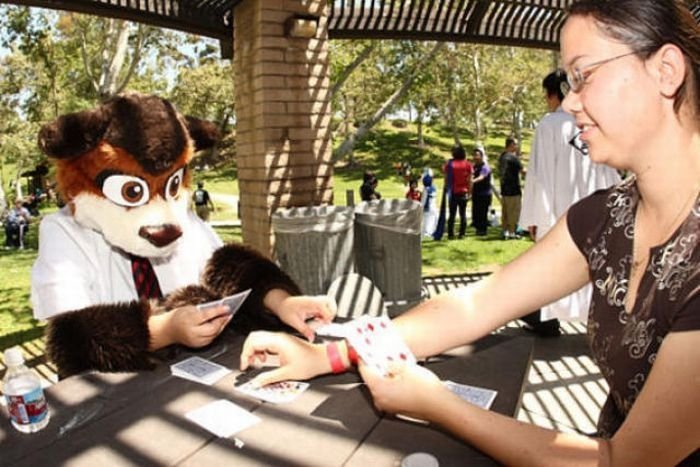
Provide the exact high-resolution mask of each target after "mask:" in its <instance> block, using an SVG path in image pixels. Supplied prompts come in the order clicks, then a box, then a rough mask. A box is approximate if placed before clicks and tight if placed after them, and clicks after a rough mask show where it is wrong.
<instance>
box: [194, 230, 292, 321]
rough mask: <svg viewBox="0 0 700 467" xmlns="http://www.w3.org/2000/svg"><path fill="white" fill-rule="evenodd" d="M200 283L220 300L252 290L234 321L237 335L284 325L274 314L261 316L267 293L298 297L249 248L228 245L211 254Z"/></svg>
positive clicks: (276, 270) (279, 274)
mask: <svg viewBox="0 0 700 467" xmlns="http://www.w3.org/2000/svg"><path fill="white" fill-rule="evenodd" d="M202 284H203V286H204V287H206V288H207V289H208V290H209V291H211V292H212V293H215V294H216V295H219V296H221V297H225V296H227V295H232V294H235V293H237V292H241V291H243V290H246V289H252V291H251V293H250V295H248V298H247V299H246V301H245V302H244V303H243V305H242V306H241V309H240V310H239V311H238V313H237V314H236V316H235V318H234V326H235V327H236V329H237V330H239V331H241V332H250V331H251V330H253V329H261V328H264V329H279V328H283V327H284V326H285V325H284V324H283V323H282V322H281V321H280V320H279V319H278V318H277V316H276V315H274V314H272V313H261V312H262V311H263V310H265V305H264V300H265V296H266V295H267V293H268V292H269V291H271V290H273V289H280V290H283V291H285V292H287V293H288V294H289V295H301V290H300V289H299V286H297V285H296V283H295V282H294V281H293V280H292V278H291V277H289V276H288V275H287V274H286V273H285V272H284V271H282V270H281V269H280V268H279V267H278V266H277V265H276V264H275V263H273V262H272V261H270V260H269V259H267V258H266V257H264V256H263V255H261V254H260V253H258V252H257V251H255V250H253V249H251V248H248V247H245V246H242V245H237V244H232V243H230V244H227V245H224V246H223V247H221V248H219V249H218V250H216V251H215V252H214V254H213V255H212V257H211V258H210V259H209V262H208V263H207V267H206V269H205V270H204V274H203V277H202Z"/></svg>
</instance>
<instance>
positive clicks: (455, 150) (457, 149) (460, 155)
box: [452, 145, 467, 161]
mask: <svg viewBox="0 0 700 467" xmlns="http://www.w3.org/2000/svg"><path fill="white" fill-rule="evenodd" d="M452 158H453V159H456V160H458V161H463V160H464V159H466V158H467V153H466V152H464V148H463V147H462V146H459V145H456V146H453V147H452Z"/></svg>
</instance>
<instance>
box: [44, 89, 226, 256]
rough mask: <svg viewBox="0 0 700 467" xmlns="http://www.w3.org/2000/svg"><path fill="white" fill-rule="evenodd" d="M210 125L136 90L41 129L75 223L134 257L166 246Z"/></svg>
mask: <svg viewBox="0 0 700 467" xmlns="http://www.w3.org/2000/svg"><path fill="white" fill-rule="evenodd" d="M217 137H218V133H217V129H216V126H215V125H214V124H213V123H211V122H206V121H203V120H199V119H196V118H192V117H183V116H182V115H180V114H179V113H178V112H177V110H175V107H173V105H172V104H171V103H170V102H168V101H167V100H165V99H161V98H160V97H156V96H147V95H142V94H137V93H128V94H122V95H119V96H116V97H114V98H112V99H110V100H109V101H107V102H105V103H103V104H102V105H100V106H99V107H97V108H95V109H91V110H85V111H83V112H77V113H73V114H68V115H64V116H61V117H59V118H58V119H57V120H55V121H54V122H51V123H48V124H46V125H44V126H43V127H42V129H41V131H40V132H39V147H40V148H41V150H42V151H43V152H44V153H45V154H46V155H47V156H49V157H51V158H53V159H55V160H56V180H57V184H58V190H59V192H60V194H61V196H62V197H63V199H64V200H65V201H66V203H67V204H68V206H69V207H70V209H71V212H72V214H73V216H74V217H75V220H76V221H77V222H78V223H80V224H81V225H83V226H85V227H88V228H90V229H93V230H95V231H97V232H99V233H101V234H102V235H103V236H104V237H105V239H106V240H107V241H108V242H109V243H110V244H112V245H114V246H116V247H118V248H120V249H122V250H124V251H126V252H128V253H131V254H135V255H138V256H144V257H151V258H153V257H163V256H168V255H169V254H171V253H172V251H173V250H174V248H175V245H176V243H177V240H178V239H179V238H180V236H181V235H182V224H183V220H184V219H185V218H186V216H187V210H188V209H189V192H188V187H189V183H190V177H189V173H188V169H187V164H188V162H189V161H190V160H191V159H192V157H193V154H194V151H195V150H200V149H206V148H209V147H212V146H213V145H214V143H215V142H216V139H217Z"/></svg>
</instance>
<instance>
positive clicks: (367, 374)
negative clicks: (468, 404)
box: [359, 363, 454, 421]
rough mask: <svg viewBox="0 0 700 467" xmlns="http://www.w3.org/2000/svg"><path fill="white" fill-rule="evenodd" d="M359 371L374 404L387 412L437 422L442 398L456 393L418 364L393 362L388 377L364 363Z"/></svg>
mask: <svg viewBox="0 0 700 467" xmlns="http://www.w3.org/2000/svg"><path fill="white" fill-rule="evenodd" d="M359 370H360V374H361V375H362V379H364V380H365V383H366V384H367V387H368V388H369V390H370V392H371V393H372V398H373V399H374V405H375V407H377V409H379V410H382V411H384V412H390V413H399V414H402V415H408V416H409V417H413V418H417V419H420V420H427V421H434V420H435V417H434V415H433V414H434V413H435V412H436V410H439V405H440V401H445V400H447V399H448V398H450V397H453V396H454V395H453V394H452V393H451V392H450V391H449V389H447V388H446V387H445V386H444V385H443V384H442V382H441V381H440V379H439V378H438V377H437V376H435V374H434V373H433V372H431V371H430V370H428V369H427V368H424V367H422V366H419V365H406V364H404V363H396V364H393V365H391V366H390V367H389V375H388V376H385V377H383V376H381V375H380V374H379V373H377V372H376V371H375V370H374V369H373V368H370V367H368V366H366V365H364V364H363V363H360V365H359Z"/></svg>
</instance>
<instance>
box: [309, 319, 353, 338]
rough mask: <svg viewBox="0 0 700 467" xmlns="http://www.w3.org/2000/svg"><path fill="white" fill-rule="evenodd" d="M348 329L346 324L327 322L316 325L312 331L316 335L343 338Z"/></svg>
mask: <svg viewBox="0 0 700 467" xmlns="http://www.w3.org/2000/svg"><path fill="white" fill-rule="evenodd" d="M312 327H313V326H312ZM348 329H349V327H348V325H347V324H341V323H328V324H322V325H320V326H318V327H317V328H316V329H314V332H315V333H316V335H318V336H329V337H340V338H344V337H345V334H346V333H347V330H348Z"/></svg>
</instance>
